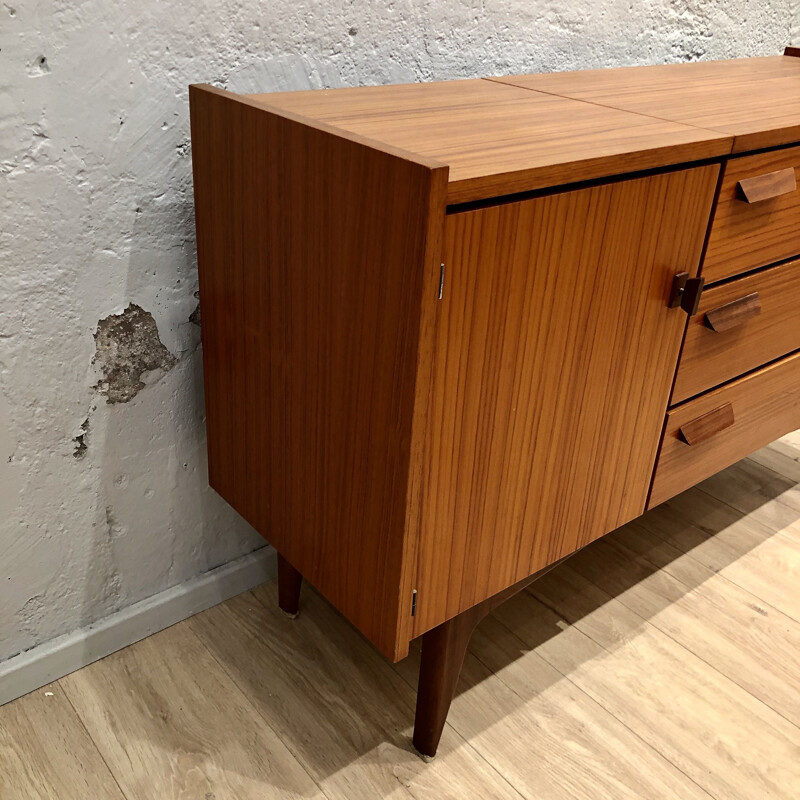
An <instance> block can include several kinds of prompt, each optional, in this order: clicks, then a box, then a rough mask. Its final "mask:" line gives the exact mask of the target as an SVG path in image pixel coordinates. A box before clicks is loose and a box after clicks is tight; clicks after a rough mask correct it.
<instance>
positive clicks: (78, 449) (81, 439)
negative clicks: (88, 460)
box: [72, 417, 89, 460]
mask: <svg viewBox="0 0 800 800" xmlns="http://www.w3.org/2000/svg"><path fill="white" fill-rule="evenodd" d="M88 435H89V417H86V419H85V420H84V421H83V422H82V423H81V432H80V433H79V434H78V435H77V436H76V437H75V438H74V439H73V440H72V441H73V442H75V449H74V450H73V451H72V455H73V456H75V458H77V459H79V460H80V459H81V458H83V457H84V456H85V455H86V451H87V450H88V449H89V445H88V443H87V441H86V437H87V436H88Z"/></svg>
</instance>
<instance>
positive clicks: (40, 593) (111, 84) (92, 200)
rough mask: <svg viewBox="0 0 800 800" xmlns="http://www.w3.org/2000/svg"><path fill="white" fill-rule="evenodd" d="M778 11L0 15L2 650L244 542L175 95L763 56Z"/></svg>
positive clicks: (129, 10)
mask: <svg viewBox="0 0 800 800" xmlns="http://www.w3.org/2000/svg"><path fill="white" fill-rule="evenodd" d="M793 6H794V3H792V2H789V0H775V2H770V3H765V2H764V1H763V0H718V2H704V0H647V1H646V2H639V3H635V2H629V0H624V1H623V0H606V1H605V2H604V1H603V0H600V1H598V0H571V1H570V0H560V2H559V1H557V0H528V2H521V0H511V1H510V2H497V1H495V2H491V1H490V0H466V2H453V1H452V0H450V1H449V2H441V0H438V1H435V0H397V1H396V2H392V1H391V0H390V2H387V3H366V2H362V3H358V2H355V1H354V0H331V1H330V2H326V3H321V2H318V3H313V2H305V3H304V2H298V0H272V1H271V2H269V3H258V2H255V1H254V0H236V2H231V0H214V2H210V0H196V2H193V3H189V4H186V3H176V2H140V3H125V2H121V3H109V2H98V0H91V1H89V2H80V0H41V1H40V2H37V0H6V1H5V2H4V3H3V4H0V176H1V178H0V180H1V183H0V185H1V186H2V191H1V192H0V219H1V220H2V225H0V660H2V659H5V658H8V657H10V656H12V655H15V654H16V653H18V652H20V651H22V650H25V649H28V648H30V647H33V646H35V645H36V644H38V643H40V642H42V641H45V640H47V639H49V638H51V637H54V636H56V635H59V634H61V633H65V632H67V631H70V630H72V629H75V628H77V627H79V626H83V625H86V624H88V623H90V622H92V621H94V620H96V619H98V618H100V617H103V616H105V615H107V614H109V613H111V612H113V611H114V610H116V609H119V608H121V607H123V606H125V605H127V604H130V603H133V602H135V601H137V600H140V599H142V598H144V597H147V596H149V595H152V594H154V593H156V592H158V591H160V590H162V589H165V588H167V587H168V586H170V585H173V584H176V583H178V582H181V581H184V580H186V579H188V578H190V577H192V576H194V575H196V574H197V573H200V572H203V571H205V570H207V569H209V568H211V567H214V566H217V565H219V564H221V563H223V562H225V561H227V560H230V559H232V558H234V557H236V556H238V555H240V554H242V553H244V552H247V551H248V550H250V549H252V548H255V547H258V546H260V545H261V544H262V542H261V539H260V538H259V537H257V536H256V535H255V534H254V533H253V531H252V530H251V529H249V528H248V526H247V525H246V524H245V523H243V522H242V521H241V520H239V519H238V518H237V517H236V515H235V514H234V513H233V512H232V511H231V510H230V509H228V508H227V507H226V506H225V504H224V503H223V502H222V501H221V500H220V499H219V498H217V497H216V496H215V495H214V494H213V493H212V492H211V491H210V490H209V489H208V488H207V487H206V464H205V456H204V447H205V442H204V433H203V403H202V380H201V360H200V352H199V327H198V325H197V324H194V323H196V322H197V321H198V320H197V315H196V314H195V313H194V312H195V310H196V307H197V299H196V296H195V292H196V290H197V280H196V271H195V251H194V231H193V218H192V197H191V174H190V143H189V120H188V104H187V88H186V87H187V84H188V83H190V82H198V81H206V82H211V83H216V84H217V85H220V86H224V87H226V88H229V89H231V90H234V91H256V90H260V91H272V90H280V89H301V88H309V87H320V86H345V85H357V84H377V83H389V82H401V81H414V80H420V79H436V78H455V77H472V76H475V75H480V74H492V73H494V74H501V73H509V72H519V71H544V70H553V69H571V68H578V67H594V66H604V65H621V64H642V63H649V62H663V61H677V60H685V59H698V58H724V57H729V56H743V55H767V54H776V53H779V52H781V50H782V48H783V46H784V45H785V44H787V43H789V42H790V40H791V39H792V38H793V33H794V30H793V25H794V22H795V17H796V13H795V10H794V8H793ZM131 304H133V305H131Z"/></svg>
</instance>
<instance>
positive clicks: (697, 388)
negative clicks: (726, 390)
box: [672, 260, 800, 404]
mask: <svg viewBox="0 0 800 800" xmlns="http://www.w3.org/2000/svg"><path fill="white" fill-rule="evenodd" d="M798 349H800V260H798V261H790V262H789V263H787V264H781V265H780V266H778V267H772V268H771V269H768V270H764V271H763V272H758V273H756V274H755V275H748V276H747V277H744V278H739V279H737V280H735V281H732V282H731V283H725V284H722V285H720V286H712V287H711V288H710V289H706V291H705V292H703V295H702V297H701V298H700V305H699V307H698V311H697V314H695V315H694V316H693V317H692V318H691V319H690V320H689V325H688V327H687V328H686V338H685V339H684V343H683V351H682V353H681V360H680V364H679V365H678V375H677V378H676V379H675V388H674V389H673V392H672V403H673V404H675V403H680V402H682V401H684V400H686V399H688V398H690V397H693V396H694V395H697V394H700V393H701V392H704V391H706V390H707V389H712V388H713V387H715V386H719V385H720V384H721V383H725V382H726V381H729V380H731V379H733V378H736V377H738V376H739V375H743V374H744V373H745V372H749V371H750V370H753V369H756V368H758V367H760V366H762V365H764V364H766V363H768V362H769V361H774V360H775V359H776V358H780V357H781V356H784V355H786V354H787V353H791V352H792V351H793V350H798Z"/></svg>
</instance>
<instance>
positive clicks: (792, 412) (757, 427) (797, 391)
mask: <svg viewBox="0 0 800 800" xmlns="http://www.w3.org/2000/svg"><path fill="white" fill-rule="evenodd" d="M726 404H730V405H731V407H732V411H733V417H734V422H733V424H732V425H727V426H725V427H724V429H721V430H720V431H719V432H718V433H716V434H715V435H714V436H711V437H710V438H708V439H706V440H705V441H702V442H700V443H698V444H695V445H692V446H689V445H687V444H686V443H685V442H683V441H681V436H680V429H681V427H683V426H684V425H686V424H687V423H689V422H692V421H694V420H696V419H698V418H700V417H702V416H703V415H704V414H707V413H708V412H710V411H714V410H715V409H718V408H720V407H721V406H724V405H726ZM797 427H800V353H796V354H794V355H791V356H788V357H786V358H784V359H782V360H781V361H777V362H775V363H774V364H771V365H770V366H768V367H764V368H763V369H761V370H758V371H757V372H754V373H752V374H750V375H747V376H745V377H744V378H740V379H739V380H737V381H734V382H733V383H730V384H728V385H727V386H723V387H722V388H721V389H716V390H714V391H712V392H706V394H703V395H700V397H697V398H695V399H694V400H690V401H689V402H687V403H684V404H683V405H680V406H678V407H677V408H675V409H673V410H671V411H670V412H669V413H668V414H667V424H666V428H665V430H664V438H663V441H662V443H661V448H660V451H659V455H658V462H657V464H656V469H655V474H654V477H653V489H652V492H651V494H650V499H649V501H648V503H647V507H648V508H652V507H653V506H657V505H658V504H659V503H663V502H664V501H665V500H668V499H669V498H670V497H674V496H675V495H676V494H678V493H679V492H681V491H683V490H684V489H688V488H689V487H691V486H694V485H695V484H696V483H699V482H700V481H702V480H703V479H705V478H707V477H709V476H710V475H713V474H714V473H715V472H719V471H720V470H722V469H724V468H725V467H728V466H730V465H731V464H733V463H734V462H735V461H738V460H739V459H740V458H743V457H744V456H746V455H748V454H749V453H752V452H753V451H754V450H758V448H759V447H763V446H764V445H765V444H768V443H769V442H772V441H774V440H775V439H777V438H779V437H780V436H783V435H784V434H785V433H788V432H789V431H793V430H794V429H795V428H797Z"/></svg>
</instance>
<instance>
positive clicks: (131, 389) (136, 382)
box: [94, 303, 177, 403]
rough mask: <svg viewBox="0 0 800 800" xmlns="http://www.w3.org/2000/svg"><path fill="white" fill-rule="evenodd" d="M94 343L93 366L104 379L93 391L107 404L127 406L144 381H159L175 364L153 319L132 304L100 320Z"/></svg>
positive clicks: (150, 315) (139, 307)
mask: <svg viewBox="0 0 800 800" xmlns="http://www.w3.org/2000/svg"><path fill="white" fill-rule="evenodd" d="M94 339H95V356H94V362H95V363H96V364H98V365H99V367H100V371H101V373H102V376H103V377H102V380H100V381H99V382H98V384H97V385H96V387H95V388H96V389H98V390H99V391H100V392H102V393H104V394H105V395H106V402H108V403H127V402H128V401H129V400H132V399H133V398H134V397H136V395H137V394H138V393H139V392H140V391H141V390H142V389H144V387H145V386H146V383H145V380H144V379H143V378H148V379H149V380H148V382H149V383H153V382H154V380H153V379H152V376H151V375H150V374H149V373H154V372H155V373H161V374H159V375H157V376H156V377H155V380H160V378H161V377H163V375H164V374H165V373H167V372H169V371H170V370H171V369H172V368H173V367H174V366H175V364H176V363H177V359H176V358H175V356H173V355H172V353H170V351H169V350H167V348H166V347H165V346H164V343H163V342H162V341H161V339H160V338H159V335H158V327H157V326H156V321H155V320H154V319H153V315H152V314H150V312H148V311H145V310H144V309H143V308H142V307H141V306H138V305H136V304H135V303H131V304H130V305H128V307H127V308H126V309H125V310H124V311H123V312H122V313H121V314H111V315H110V316H108V317H105V318H104V319H101V320H100V321H99V322H98V323H97V331H96V333H95V334H94Z"/></svg>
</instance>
